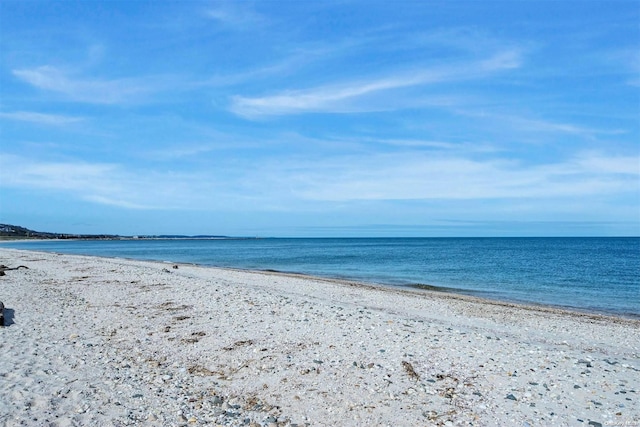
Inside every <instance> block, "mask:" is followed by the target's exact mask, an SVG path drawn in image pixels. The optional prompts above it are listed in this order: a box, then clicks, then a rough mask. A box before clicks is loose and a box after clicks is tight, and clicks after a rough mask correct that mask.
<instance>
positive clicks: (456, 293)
mask: <svg viewBox="0 0 640 427" xmlns="http://www.w3.org/2000/svg"><path fill="white" fill-rule="evenodd" d="M168 240H170V239H168ZM2 249H8V250H16V251H30V252H41V253H53V254H57V255H72V256H74V255H77V256H86V257H94V258H97V259H102V258H104V259H116V260H117V259H123V260H128V261H141V262H150V263H161V264H177V265H185V266H197V267H202V268H212V269H221V270H230V271H239V272H247V273H265V274H276V275H284V276H290V277H298V278H303V279H309V280H319V281H323V280H326V281H328V282H333V283H342V284H357V285H360V286H363V287H371V288H373V289H377V288H382V289H392V290H399V291H405V292H416V291H417V292H419V293H423V292H425V293H434V294H435V295H447V296H452V297H462V298H463V299H464V298H465V297H467V298H471V299H477V300H479V301H480V302H483V303H485V304H496V305H503V306H506V307H509V306H518V307H520V308H522V309H528V310H540V311H545V310H551V311H555V310H559V311H564V312H567V313H568V314H572V313H573V314H577V315H580V316H587V317H589V316H594V317H612V318H620V319H628V320H640V313H635V312H621V311H615V310H606V309H597V308H581V307H572V306H563V305H554V304H545V303H537V302H534V301H524V300H518V299H509V298H499V297H496V298H491V297H485V296H482V295H480V294H481V292H476V291H473V290H466V289H458V288H451V287H443V286H435V285H429V284H393V283H375V282H367V281H362V280H357V279H350V278H340V277H332V276H321V275H313V274H307V273H300V272H295V271H282V270H275V269H269V268H267V269H250V268H239V267H224V266H217V265H213V264H211V265H209V264H199V263H190V262H183V261H171V260H156V259H142V258H128V257H120V256H105V255H86V254H65V253H64V252H54V251H44V250H36V249H14V248H10V247H2V246H0V250H2Z"/></svg>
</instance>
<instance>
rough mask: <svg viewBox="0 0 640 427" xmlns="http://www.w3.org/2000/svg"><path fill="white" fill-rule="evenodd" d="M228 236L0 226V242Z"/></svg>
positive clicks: (212, 237) (218, 237)
mask: <svg viewBox="0 0 640 427" xmlns="http://www.w3.org/2000/svg"><path fill="white" fill-rule="evenodd" d="M232 238H233V237H229V236H214V235H205V234H202V235H197V236H187V235H181V234H159V235H141V236H120V235H117V234H69V233H52V232H48V231H35V230H30V229H28V228H25V227H21V226H19V225H11V224H0V240H20V239H94V240H123V239H232Z"/></svg>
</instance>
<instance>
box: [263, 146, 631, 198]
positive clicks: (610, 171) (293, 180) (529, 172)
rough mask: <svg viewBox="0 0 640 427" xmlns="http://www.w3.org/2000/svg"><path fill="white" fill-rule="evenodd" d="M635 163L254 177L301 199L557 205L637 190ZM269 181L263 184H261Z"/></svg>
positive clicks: (386, 157)
mask: <svg viewBox="0 0 640 427" xmlns="http://www.w3.org/2000/svg"><path fill="white" fill-rule="evenodd" d="M639 161H640V158H638V157H637V156H628V157H618V158H613V157H609V156H605V155H599V154H596V153H587V154H584V155H580V156H578V157H576V158H573V159H569V160H567V161H565V162H561V163H560V162H559V163H554V164H543V165H525V164H523V163H522V162H519V161H508V160H501V159H494V160H482V161H481V160H473V159H470V158H465V157H462V156H443V155H440V156H433V155H429V154H425V153H411V152H407V153H400V154H397V153H396V154H378V155H372V156H368V157H362V156H357V157H356V156H353V157H342V158H337V159H326V160H318V161H314V162H312V163H311V162H307V163H303V162H297V163H296V164H295V166H294V167H290V168H288V169H287V170H286V171H283V170H282V168H286V167H287V166H286V165H284V164H279V165H277V166H276V167H277V168H278V169H271V170H261V171H258V172H256V173H258V174H259V175H260V176H261V177H262V181H263V183H264V186H265V188H269V187H273V188H279V189H281V190H284V189H286V190H288V191H289V192H290V194H291V195H292V197H297V198H301V199H306V200H316V201H331V202H351V201H356V200H474V199H475V200H480V199H525V198H532V199H536V198H541V199H549V198H551V199H557V200H559V202H558V203H559V204H562V201H561V200H562V199H563V198H573V197H582V196H594V195H605V196H606V195H611V194H618V193H628V192H633V191H638V182H639V179H640V171H639V170H638V169H637V168H636V169H633V167H632V166H633V165H634V163H635V164H637V163H638V162H639ZM269 176H271V177H273V179H272V180H267V179H265V177H269Z"/></svg>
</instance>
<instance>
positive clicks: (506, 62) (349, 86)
mask: <svg viewBox="0 0 640 427" xmlns="http://www.w3.org/2000/svg"><path fill="white" fill-rule="evenodd" d="M519 64H520V55H519V53H518V52H517V51H515V50H509V51H506V52H499V53H497V54H495V55H493V56H491V57H489V58H487V59H485V60H481V61H475V62H467V63H460V64H455V65H448V66H441V67H431V68H428V69H417V70H413V71H410V72H403V73H399V74H395V75H392V76H389V77H384V78H376V79H369V80H360V81H351V82H348V83H341V84H333V85H327V86H322V87H316V88H312V89H307V90H297V91H286V92H282V93H280V94H277V95H271V96H265V97H243V96H235V97H233V98H232V105H231V111H233V112H234V113H236V114H238V115H241V116H245V117H255V116H266V115H284V114H300V113H308V112H323V111H324V112H342V111H351V110H353V109H354V107H353V106H352V105H350V103H351V102H357V101H358V99H361V98H364V97H365V96H368V95H375V94H377V93H380V92H384V91H390V90H394V89H402V88H408V87H415V86H423V85H429V84H433V83H437V82H448V81H460V80H470V79H471V80H473V79H478V78H482V77H486V76H488V75H491V74H493V73H496V72H499V71H503V70H509V69H512V68H516V67H518V66H519ZM368 108H372V109H373V111H378V109H379V108H380V107H379V106H378V107H376V106H370V105H369V106H363V105H361V106H359V107H357V108H355V109H356V110H360V111H363V110H364V111H366V110H367V109H368Z"/></svg>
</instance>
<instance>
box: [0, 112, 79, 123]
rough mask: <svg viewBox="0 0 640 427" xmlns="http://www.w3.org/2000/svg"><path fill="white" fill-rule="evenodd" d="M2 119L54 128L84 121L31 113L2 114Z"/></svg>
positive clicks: (69, 117)
mask: <svg viewBox="0 0 640 427" xmlns="http://www.w3.org/2000/svg"><path fill="white" fill-rule="evenodd" d="M0 118H3V119H8V120H17V121H22V122H30V123H37V124H43V125H53V126H62V125H67V124H71V123H76V122H80V121H82V120H84V119H83V118H82V117H74V116H65V115H60V114H44V113H35V112H31V111H15V112H12V113H0Z"/></svg>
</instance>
